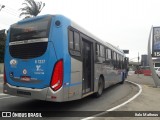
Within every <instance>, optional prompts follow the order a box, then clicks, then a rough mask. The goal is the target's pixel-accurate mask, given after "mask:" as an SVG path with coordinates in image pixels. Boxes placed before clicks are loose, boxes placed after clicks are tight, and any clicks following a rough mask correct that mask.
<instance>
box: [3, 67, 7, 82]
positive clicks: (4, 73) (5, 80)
mask: <svg viewBox="0 0 160 120" xmlns="http://www.w3.org/2000/svg"><path fill="white" fill-rule="evenodd" d="M3 81H4V84H6V82H7V79H6V70H5V67H4V72H3Z"/></svg>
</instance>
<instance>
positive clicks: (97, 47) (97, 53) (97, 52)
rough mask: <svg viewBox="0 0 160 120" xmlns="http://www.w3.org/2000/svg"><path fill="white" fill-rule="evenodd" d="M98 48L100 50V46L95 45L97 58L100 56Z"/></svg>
mask: <svg viewBox="0 0 160 120" xmlns="http://www.w3.org/2000/svg"><path fill="white" fill-rule="evenodd" d="M99 48H100V45H99V44H96V55H97V56H100V50H99Z"/></svg>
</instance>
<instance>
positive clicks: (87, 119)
mask: <svg viewBox="0 0 160 120" xmlns="http://www.w3.org/2000/svg"><path fill="white" fill-rule="evenodd" d="M125 81H127V82H129V83H132V84H134V85H136V86H138V88H139V91H138V93H137V94H136V95H134V96H133V97H132V98H130V99H129V100H127V101H126V102H124V103H122V104H120V105H117V106H115V107H113V108H110V109H108V110H106V111H105V112H109V111H114V110H116V109H118V108H120V107H122V106H124V105H126V104H127V103H129V102H131V101H132V100H134V99H135V98H136V97H138V96H139V95H140V94H141V93H142V87H141V85H139V84H137V83H135V82H131V81H128V80H125ZM94 116H95V115H94ZM94 118H96V117H86V118H83V119H81V120H90V119H94Z"/></svg>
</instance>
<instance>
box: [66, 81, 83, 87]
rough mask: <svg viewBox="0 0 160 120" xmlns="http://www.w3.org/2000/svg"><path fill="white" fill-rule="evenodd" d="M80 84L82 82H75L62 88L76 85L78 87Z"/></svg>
mask: <svg viewBox="0 0 160 120" xmlns="http://www.w3.org/2000/svg"><path fill="white" fill-rule="evenodd" d="M80 84H82V82H77V83H73V84H69V85H68V86H67V85H66V86H65V85H64V87H71V86H76V85H80Z"/></svg>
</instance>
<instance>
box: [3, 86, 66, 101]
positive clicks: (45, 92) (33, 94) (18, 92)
mask: <svg viewBox="0 0 160 120" xmlns="http://www.w3.org/2000/svg"><path fill="white" fill-rule="evenodd" d="M3 92H4V93H5V94H10V95H14V96H20V97H27V98H33V99H39V100H46V101H52V102H62V101H67V99H64V98H63V90H62V88H61V89H60V90H58V91H57V92H54V91H52V90H51V89H50V88H49V87H47V88H43V89H32V88H25V87H16V86H12V85H10V84H8V83H6V84H4V86H3Z"/></svg>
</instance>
